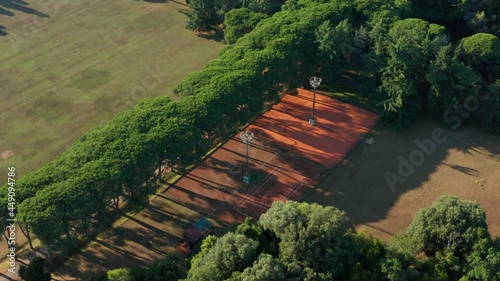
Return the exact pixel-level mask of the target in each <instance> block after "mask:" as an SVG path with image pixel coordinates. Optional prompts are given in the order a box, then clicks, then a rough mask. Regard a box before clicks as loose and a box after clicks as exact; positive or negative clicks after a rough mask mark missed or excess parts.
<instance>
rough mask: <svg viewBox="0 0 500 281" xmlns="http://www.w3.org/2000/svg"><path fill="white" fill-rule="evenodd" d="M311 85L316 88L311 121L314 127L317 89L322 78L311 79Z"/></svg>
mask: <svg viewBox="0 0 500 281" xmlns="http://www.w3.org/2000/svg"><path fill="white" fill-rule="evenodd" d="M309 83H311V86H312V87H313V88H314V95H313V108H312V116H311V119H309V124H311V125H314V123H315V120H314V110H315V108H316V88H318V87H319V85H320V84H321V78H318V77H311V78H310V79H309Z"/></svg>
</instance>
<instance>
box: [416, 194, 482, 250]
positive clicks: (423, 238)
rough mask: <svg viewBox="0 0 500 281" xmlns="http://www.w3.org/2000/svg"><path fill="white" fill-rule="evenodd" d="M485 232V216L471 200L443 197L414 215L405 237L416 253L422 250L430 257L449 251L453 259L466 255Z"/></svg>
mask: <svg viewBox="0 0 500 281" xmlns="http://www.w3.org/2000/svg"><path fill="white" fill-rule="evenodd" d="M481 229H488V226H487V224H486V214H485V212H484V210H483V209H482V208H481V206H480V205H479V204H478V203H476V202H472V201H465V200H460V199H458V198H457V197H454V196H449V195H444V196H441V197H439V198H438V199H436V201H434V202H433V203H432V204H431V206H429V207H427V208H423V209H421V210H420V211H418V212H417V213H416V214H415V217H414V218H413V220H412V222H411V224H410V226H409V227H408V229H407V230H406V234H407V235H408V236H409V237H411V238H412V239H415V240H416V241H417V242H418V243H417V244H415V245H419V248H418V249H415V250H416V251H420V250H424V251H426V252H427V253H429V254H430V255H435V253H436V252H438V251H440V252H444V251H445V250H451V251H453V252H454V253H455V255H456V256H462V255H467V254H469V253H470V252H471V251H472V248H473V245H474V244H475V243H476V242H477V241H478V240H479V239H481V238H483V237H481V236H480V234H484V232H481V231H479V230H481Z"/></svg>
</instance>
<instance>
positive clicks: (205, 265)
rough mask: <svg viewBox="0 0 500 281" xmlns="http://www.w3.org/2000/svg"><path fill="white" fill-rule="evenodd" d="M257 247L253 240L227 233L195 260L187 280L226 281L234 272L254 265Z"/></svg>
mask: <svg viewBox="0 0 500 281" xmlns="http://www.w3.org/2000/svg"><path fill="white" fill-rule="evenodd" d="M257 246H258V243H257V242H256V241H254V240H253V239H250V238H247V237H245V236H243V235H238V234H234V233H227V234H226V235H224V236H223V237H221V238H219V239H217V241H216V242H215V245H213V247H212V248H210V249H209V250H208V251H206V252H204V251H202V252H201V253H200V254H201V256H200V257H198V258H196V259H194V260H193V263H192V264H191V269H190V270H189V273H188V278H187V279H186V280H193V281H196V280H199V281H204V280H213V281H218V280H225V279H227V278H229V277H230V276H231V274H232V272H233V271H242V270H243V269H245V268H246V267H248V266H249V265H251V264H252V263H253V261H254V260H255V259H256V257H257V253H256V249H257Z"/></svg>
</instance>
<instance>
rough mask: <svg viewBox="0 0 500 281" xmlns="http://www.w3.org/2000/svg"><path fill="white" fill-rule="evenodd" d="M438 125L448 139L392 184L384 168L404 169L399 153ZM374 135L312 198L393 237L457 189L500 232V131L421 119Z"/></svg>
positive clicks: (372, 231)
mask: <svg viewBox="0 0 500 281" xmlns="http://www.w3.org/2000/svg"><path fill="white" fill-rule="evenodd" d="M436 128H442V129H443V130H444V131H445V135H446V136H447V139H446V141H445V142H443V143H441V144H436V148H435V151H434V152H433V153H431V154H430V155H429V156H427V155H425V156H426V157H425V160H424V162H423V164H421V165H420V166H415V167H414V172H413V173H412V174H411V175H409V176H408V177H403V178H404V180H405V181H404V182H403V183H401V182H398V183H396V184H395V186H394V188H391V187H390V186H389V185H388V184H387V181H386V179H385V177H384V173H385V172H386V171H389V172H392V173H394V174H398V172H397V170H398V165H400V163H401V161H400V159H398V157H399V156H402V157H403V158H404V159H407V160H408V159H409V155H410V153H412V151H414V150H416V149H418V147H417V146H416V145H415V143H414V141H415V140H417V139H418V140H420V141H422V140H424V139H428V138H431V135H432V131H433V130H434V129H436ZM370 136H371V137H373V138H374V141H375V142H374V143H373V144H366V143H364V142H360V143H359V145H358V146H357V147H355V148H354V149H353V150H352V151H351V153H350V154H349V155H348V157H347V158H346V159H345V160H344V161H343V162H342V163H341V164H340V165H338V166H337V167H336V168H334V170H333V172H332V173H331V174H330V175H329V176H328V177H327V178H325V180H324V181H323V182H322V183H320V185H319V186H318V188H317V189H316V190H315V191H314V192H312V193H311V194H310V195H309V196H308V197H307V198H306V201H307V202H317V203H320V204H322V205H333V206H335V207H337V208H339V209H341V210H343V211H345V212H346V214H347V216H348V217H349V218H350V219H351V222H352V224H353V226H355V228H356V229H357V230H363V231H365V232H367V233H370V234H373V235H374V236H376V237H379V238H381V239H383V240H385V241H388V240H389V239H390V238H391V237H392V235H393V234H395V233H398V232H401V231H404V230H405V229H406V227H407V226H408V225H409V224H410V222H411V220H412V218H413V216H414V214H415V212H417V211H418V210H419V209H420V208H423V207H427V206H429V205H430V204H431V203H432V202H433V201H434V200H435V199H436V198H437V197H439V196H441V195H444V194H451V195H455V196H457V197H459V198H461V199H466V200H474V201H477V202H479V203H480V204H481V205H482V206H483V208H484V209H485V210H486V215H487V222H488V226H489V230H490V233H491V235H492V236H493V237H495V236H497V235H500V205H499V204H498V202H500V173H498V171H500V137H498V136H493V135H489V134H486V133H484V132H482V131H480V130H478V129H475V128H460V129H458V130H456V131H455V130H451V129H445V128H443V127H442V126H440V125H439V124H436V123H432V122H419V123H418V124H417V125H416V126H415V127H413V128H411V129H410V130H408V131H404V132H399V133H394V132H392V131H391V130H390V129H375V130H373V131H372V132H371V134H370ZM370 136H367V137H370Z"/></svg>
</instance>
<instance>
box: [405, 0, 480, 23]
mask: <svg viewBox="0 0 500 281" xmlns="http://www.w3.org/2000/svg"><path fill="white" fill-rule="evenodd" d="M472 2H473V1H472V0H411V6H412V12H413V15H414V16H415V17H419V18H423V19H428V20H442V19H445V20H453V19H456V18H459V17H462V15H463V14H464V12H466V11H467V9H468V8H469V7H470V6H471V3H472Z"/></svg>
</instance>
